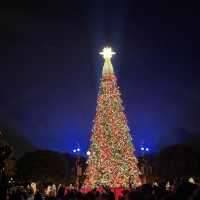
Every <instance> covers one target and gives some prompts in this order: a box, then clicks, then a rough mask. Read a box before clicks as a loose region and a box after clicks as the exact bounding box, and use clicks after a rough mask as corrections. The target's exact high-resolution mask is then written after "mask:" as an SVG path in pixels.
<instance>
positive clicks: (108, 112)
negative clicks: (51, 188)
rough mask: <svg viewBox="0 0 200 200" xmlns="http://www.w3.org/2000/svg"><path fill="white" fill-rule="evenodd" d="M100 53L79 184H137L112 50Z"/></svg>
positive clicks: (135, 163)
mask: <svg viewBox="0 0 200 200" xmlns="http://www.w3.org/2000/svg"><path fill="white" fill-rule="evenodd" d="M100 54H101V55H102V56H103V58H104V65H103V70H102V78H101V82H100V89H99V95H98V99H97V108H96V116H95V120H94V125H93V128H92V134H91V144H90V148H89V150H88V152H87V155H88V161H87V164H88V166H87V169H86V179H85V181H84V185H83V188H95V187H97V186H99V185H107V186H109V187H111V188H119V187H125V188H128V187H129V185H130V182H131V183H132V184H133V185H135V186H137V185H140V184H141V181H140V178H139V170H138V167H137V163H138V161H137V158H136V157H135V154H134V151H135V149H134V147H133V144H132V138H131V135H130V130H129V127H128V125H127V119H126V116H125V114H124V108H123V106H122V100H121V97H120V95H121V94H120V91H119V87H118V86H117V78H116V76H115V74H114V70H113V66H112V63H111V58H112V56H113V55H114V54H115V52H113V50H112V48H111V47H105V48H104V49H103V51H102V52H100Z"/></svg>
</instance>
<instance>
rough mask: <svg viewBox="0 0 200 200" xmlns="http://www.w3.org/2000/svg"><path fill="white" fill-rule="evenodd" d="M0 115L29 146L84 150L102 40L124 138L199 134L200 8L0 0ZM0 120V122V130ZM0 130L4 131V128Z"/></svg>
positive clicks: (168, 140)
mask: <svg viewBox="0 0 200 200" xmlns="http://www.w3.org/2000/svg"><path fill="white" fill-rule="evenodd" d="M0 10H1V12H0V15H1V19H0V25H1V26H0V35H1V37H0V38H1V39H0V41H1V45H0V53H1V54H0V55H1V58H0V67H1V73H0V119H1V120H0V123H4V124H6V126H7V127H8V128H11V129H14V130H15V131H16V132H17V133H18V134H20V135H21V136H22V137H24V138H26V139H27V140H28V141H29V142H30V143H32V145H33V146H35V147H38V148H44V149H51V150H57V151H62V152H66V151H67V152H72V150H73V148H74V147H75V146H76V143H77V142H79V143H80V146H81V149H82V152H83V154H84V153H85V152H86V150H87V148H88V145H89V139H90V133H91V129H92V125H93V124H92V120H93V119H94V116H95V109H96V100H97V94H98V87H99V80H100V75H101V69H102V68H101V67H102V64H103V59H102V58H101V56H100V55H99V52H100V51H101V50H102V48H103V47H104V46H107V45H110V46H112V48H113V49H114V51H115V52H116V55H115V56H114V57H113V59H112V62H113V66H114V70H115V73H116V76H117V78H118V84H119V87H120V91H121V93H122V100H123V105H124V107H125V112H126V115H127V119H128V124H129V127H130V129H131V133H132V136H133V142H134V145H135V146H136V149H137V150H138V151H137V153H139V147H140V146H141V145H142V143H145V145H146V146H148V147H150V149H151V151H153V152H156V151H159V150H160V149H161V148H163V147H164V146H166V145H168V144H173V143H176V142H184V141H187V140H194V138H197V137H198V136H199V133H200V124H199V119H200V94H199V91H200V79H199V75H200V69H199V64H200V58H199V50H200V47H199V46H200V39H199V35H200V29H199V26H198V23H199V20H200V15H199V11H198V6H197V5H195V4H192V3H190V2H187V3H185V2H184V1H182V2H181V4H179V3H178V2H177V3H176V2H171V1H169V2H160V1H158V2H157V3H153V2H149V1H140V2H133V1H128V0H127V1H109V3H108V2H107V1H105V0H103V1H95V2H93V1H89V0H86V1H74V2H71V1H70V2H66V1H60V2H55V1H52V0H49V1H42V2H41V1H28V2H21V3H20V2H16V3H13V4H12V5H10V4H8V3H5V4H4V5H2V6H1V8H0ZM1 128H2V127H0V130H1ZM5 134H6V133H5Z"/></svg>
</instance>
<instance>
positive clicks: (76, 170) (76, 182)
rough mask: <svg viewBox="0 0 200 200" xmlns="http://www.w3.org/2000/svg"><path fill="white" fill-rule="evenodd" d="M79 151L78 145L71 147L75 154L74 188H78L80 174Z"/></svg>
mask: <svg viewBox="0 0 200 200" xmlns="http://www.w3.org/2000/svg"><path fill="white" fill-rule="evenodd" d="M80 151H81V148H80V145H79V144H77V147H76V148H75V149H73V153H74V154H75V155H76V161H75V187H76V189H79V188H80V178H81V176H82V166H81V156H80Z"/></svg>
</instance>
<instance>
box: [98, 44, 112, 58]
mask: <svg viewBox="0 0 200 200" xmlns="http://www.w3.org/2000/svg"><path fill="white" fill-rule="evenodd" d="M99 54H101V55H102V56H103V58H104V59H111V58H112V55H114V54H115V52H113V51H112V48H111V47H105V48H103V51H102V52H100V53H99Z"/></svg>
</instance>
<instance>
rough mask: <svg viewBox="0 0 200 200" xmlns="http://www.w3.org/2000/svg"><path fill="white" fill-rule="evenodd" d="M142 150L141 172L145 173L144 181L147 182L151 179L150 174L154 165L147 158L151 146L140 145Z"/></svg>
mask: <svg viewBox="0 0 200 200" xmlns="http://www.w3.org/2000/svg"><path fill="white" fill-rule="evenodd" d="M140 151H141V154H142V159H141V172H142V174H143V183H147V182H149V181H150V175H151V174H152V167H151V165H150V163H149V161H148V159H147V158H146V155H147V154H148V153H149V152H150V148H149V147H148V146H145V145H142V146H141V147H140Z"/></svg>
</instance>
